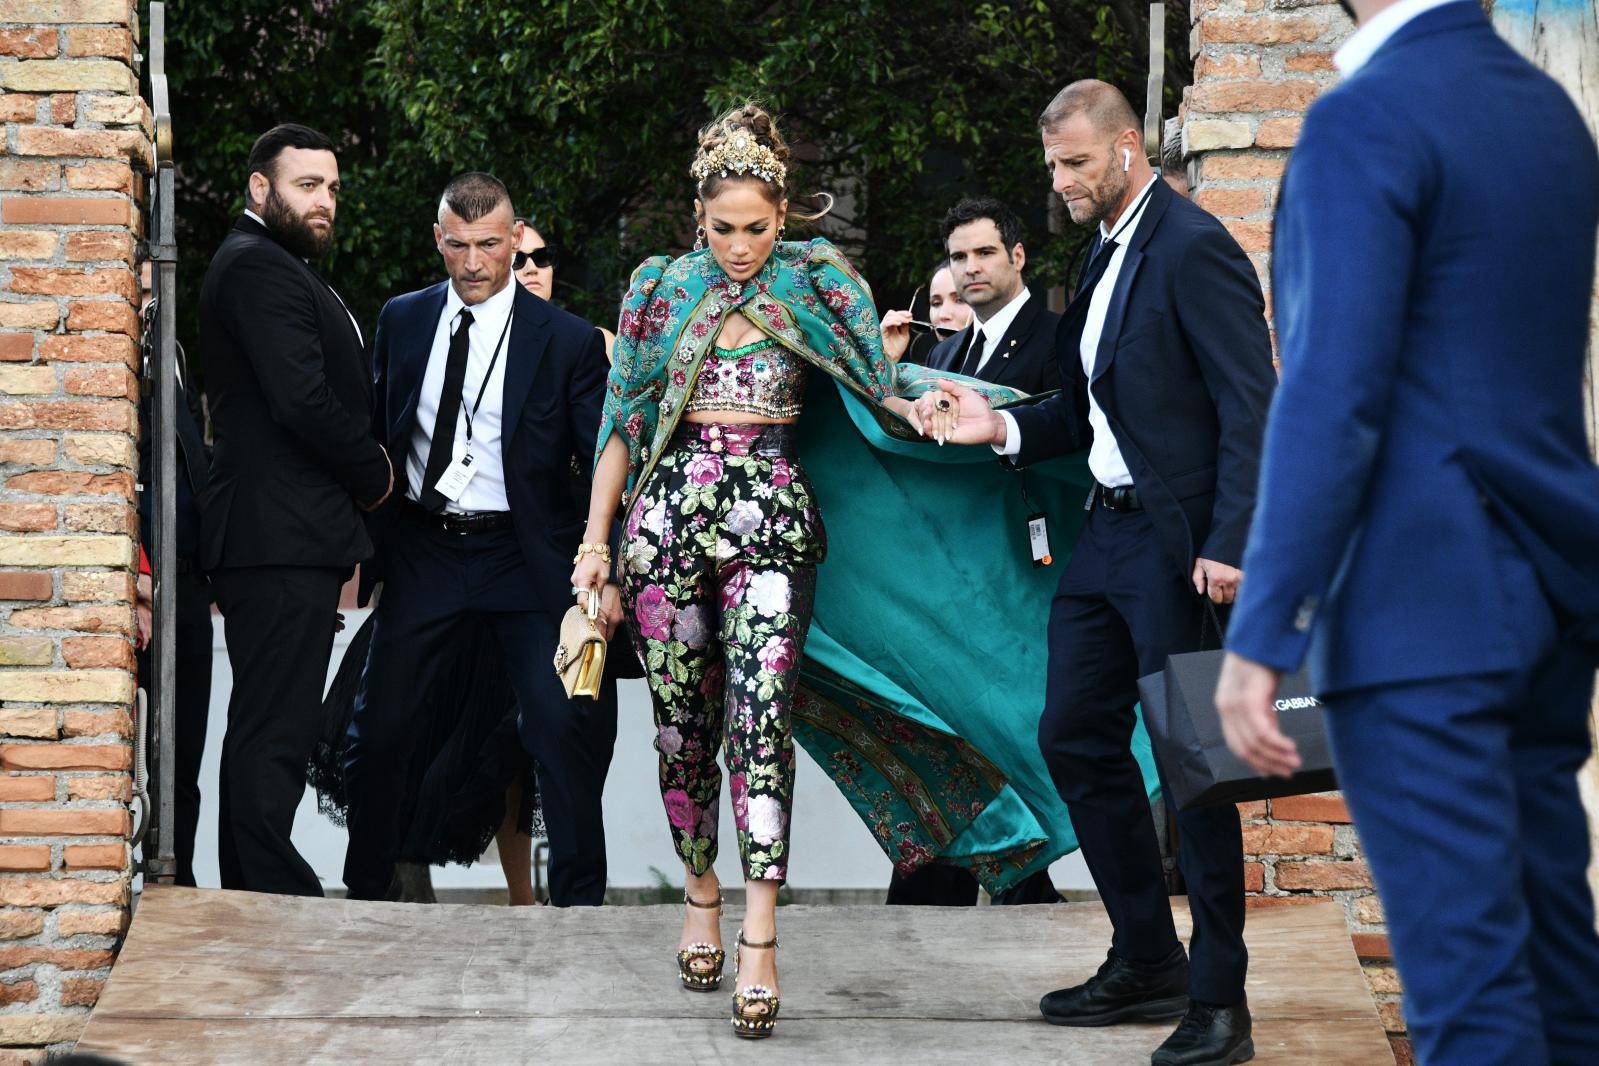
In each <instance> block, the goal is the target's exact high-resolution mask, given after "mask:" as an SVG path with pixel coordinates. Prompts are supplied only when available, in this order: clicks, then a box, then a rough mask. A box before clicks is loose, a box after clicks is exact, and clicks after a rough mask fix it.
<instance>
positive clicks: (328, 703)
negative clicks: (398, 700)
mask: <svg viewBox="0 0 1599 1066" xmlns="http://www.w3.org/2000/svg"><path fill="white" fill-rule="evenodd" d="M372 624H373V623H372V617H370V616H369V617H368V618H367V620H366V622H365V623H364V624H363V625H362V626H361V628H360V629H359V630H358V631H357V632H356V633H355V635H354V637H353V638H352V639H351V640H350V646H349V648H348V649H347V650H346V651H345V653H344V658H343V660H341V661H340V663H339V670H338V673H337V674H335V675H334V678H333V683H332V685H331V686H330V687H329V689H328V694H327V697H326V698H325V699H324V700H323V703H322V733H321V736H320V737H319V738H318V740H317V745H316V749H315V750H314V751H313V752H312V753H311V762H310V765H309V767H308V771H307V777H308V779H309V781H310V783H311V786H312V787H313V788H315V789H316V791H317V806H318V808H319V809H320V810H321V811H322V813H323V814H325V815H327V817H328V818H329V819H330V820H331V821H332V822H333V823H334V824H335V825H340V826H342V825H344V824H345V818H346V815H347V814H348V812H349V799H348V794H347V792H346V786H345V779H344V759H345V755H346V753H347V752H348V750H349V728H350V720H351V719H352V718H353V717H354V715H355V695H356V691H357V690H358V689H359V688H360V686H361V675H362V673H363V672H364V671H365V669H366V659H367V651H368V649H369V648H370V647H371V644H372ZM457 646H458V647H460V648H461V649H462V651H461V653H460V654H459V655H458V656H457V659H456V661H455V662H454V663H451V664H449V666H447V667H446V669H445V670H443V671H442V672H441V674H440V679H439V683H438V685H437V686H436V687H435V688H434V690H433V691H432V692H430V693H427V694H425V696H424V698H425V699H427V700H428V701H429V703H430V704H431V706H429V707H428V708H427V710H426V713H424V714H423V715H421V716H419V719H418V720H419V721H421V722H423V723H424V728H425V729H427V730H428V732H427V734H426V735H424V736H422V737H421V738H419V740H418V743H417V748H416V754H415V756H414V757H413V758H412V760H411V763H410V766H409V767H408V769H407V772H406V777H407V780H408V781H410V782H411V787H410V788H407V789H406V791H405V795H406V796H407V798H408V800H407V801H408V810H407V812H405V814H406V816H407V817H408V819H409V820H408V825H409V828H408V830H407V831H406V834H405V839H404V843H403V844H402V846H401V849H400V855H399V858H400V860H401V861H405V862H424V863H428V864H430V865H434V866H443V865H445V864H446V863H459V864H460V865H463V866H470V865H472V864H473V863H475V862H477V861H478V859H479V858H481V857H482V855H483V852H484V850H485V849H486V848H487V847H488V845H489V841H490V840H492V839H494V834H495V832H496V831H497V830H498V829H499V827H500V825H501V824H502V823H503V822H504V820H505V802H506V799H505V797H506V792H507V790H508V789H509V788H510V786H511V785H512V784H514V783H516V782H517V781H520V782H521V783H522V801H521V804H520V808H519V809H518V810H517V812H516V825H517V828H518V829H519V830H520V831H522V832H524V833H527V834H529V835H532V836H543V835H544V825H543V818H542V814H541V812H540V810H539V803H538V785H537V774H536V772H535V766H534V763H533V760H532V758H531V757H530V756H529V755H528V754H527V752H526V750H525V749H524V748H523V747H522V741H521V738H520V736H519V735H518V733H517V711H516V696H515V693H513V692H512V690H511V683H510V678H509V676H508V674H507V672H506V669H505V662H504V660H503V658H502V656H501V655H500V649H499V645H498V644H497V643H496V642H495V641H494V640H493V639H491V638H490V637H489V635H488V634H487V633H486V632H483V633H473V634H471V635H470V637H469V639H464V640H462V641H460V642H458V644H457Z"/></svg>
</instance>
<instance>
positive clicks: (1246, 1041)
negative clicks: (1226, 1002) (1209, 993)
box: [1149, 1000, 1255, 1066]
mask: <svg viewBox="0 0 1599 1066" xmlns="http://www.w3.org/2000/svg"><path fill="white" fill-rule="evenodd" d="M1252 1030H1253V1023H1252V1022H1251V1020H1250V1017H1249V1002H1248V1001H1247V1000H1239V1001H1238V1002H1237V1003H1235V1004H1233V1005H1232V1006H1230V1007H1215V1006H1212V1005H1211V1004H1209V1003H1192V1004H1189V1007H1188V1013H1187V1014H1185V1015H1183V1020H1182V1023H1181V1024H1179V1025H1178V1026H1177V1031H1176V1032H1174V1033H1172V1035H1171V1036H1168V1037H1167V1038H1166V1042H1165V1043H1164V1044H1162V1045H1160V1047H1159V1048H1157V1049H1156V1050H1155V1054H1154V1055H1153V1056H1151V1057H1150V1060H1149V1062H1150V1066H1233V1063H1236V1062H1248V1061H1249V1060H1250V1059H1252V1058H1254V1057H1255V1041H1254V1040H1253V1039H1252V1038H1251V1036H1250V1033H1251V1031H1252Z"/></svg>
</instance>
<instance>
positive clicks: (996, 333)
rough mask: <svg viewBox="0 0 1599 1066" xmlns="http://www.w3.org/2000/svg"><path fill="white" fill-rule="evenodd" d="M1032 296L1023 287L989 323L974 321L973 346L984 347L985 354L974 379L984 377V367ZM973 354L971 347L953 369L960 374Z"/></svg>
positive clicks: (991, 316) (989, 318) (974, 371)
mask: <svg viewBox="0 0 1599 1066" xmlns="http://www.w3.org/2000/svg"><path fill="white" fill-rule="evenodd" d="M1031 295H1032V294H1031V293H1030V292H1028V291H1027V286H1026V285H1023V286H1022V291H1021V292H1019V293H1017V294H1016V295H1015V296H1012V297H1011V299H1010V303H1008V304H1006V305H1005V306H1004V307H1001V308H1000V309H999V310H998V311H995V312H994V313H993V314H992V315H990V316H989V317H988V321H987V322H979V321H977V319H976V318H975V317H974V318H973V319H972V344H973V345H978V344H981V345H983V346H984V347H983V354H982V356H981V358H979V359H978V360H977V367H976V368H975V369H974V370H973V371H972V377H974V378H975V377H979V376H981V375H982V372H983V367H985V366H987V365H988V361H989V359H991V358H993V356H994V352H995V351H997V350H998V348H999V342H1000V341H1002V340H1004V339H1005V331H1006V330H1008V329H1010V324H1011V323H1012V322H1014V321H1016V316H1017V315H1018V314H1020V313H1021V310H1022V305H1023V304H1025V303H1026V302H1027V299H1028V297H1029V296H1031ZM971 353H972V349H971V348H970V347H968V348H967V349H966V351H964V352H962V353H961V361H960V362H959V363H957V364H955V366H954V367H953V369H954V370H955V372H956V373H960V369H961V367H963V366H965V365H966V357H967V356H968V355H971Z"/></svg>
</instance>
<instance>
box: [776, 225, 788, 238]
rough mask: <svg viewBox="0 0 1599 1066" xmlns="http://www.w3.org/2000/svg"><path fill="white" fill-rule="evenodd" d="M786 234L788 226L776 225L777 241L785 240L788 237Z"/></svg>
mask: <svg viewBox="0 0 1599 1066" xmlns="http://www.w3.org/2000/svg"><path fill="white" fill-rule="evenodd" d="M787 234H788V227H787V226H779V227H777V239H778V240H779V241H785V240H787V239H788V236H787Z"/></svg>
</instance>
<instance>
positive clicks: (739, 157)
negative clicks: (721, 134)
mask: <svg viewBox="0 0 1599 1066" xmlns="http://www.w3.org/2000/svg"><path fill="white" fill-rule="evenodd" d="M689 173H690V174H691V175H693V177H694V180H695V181H697V182H701V181H704V180H705V179H706V178H708V177H710V176H711V175H712V174H717V175H719V176H721V177H724V178H744V177H756V178H760V179H761V180H762V181H769V182H771V183H772V184H773V185H776V186H779V187H781V186H782V184H783V179H784V178H785V177H787V175H788V170H787V168H785V167H784V166H783V164H782V163H781V162H780V161H779V160H778V158H777V156H776V155H774V154H773V153H772V150H771V149H770V148H768V147H766V145H764V144H761V143H760V142H759V141H757V140H756V139H755V138H754V137H751V136H750V135H749V134H748V133H746V132H744V131H743V130H740V131H739V132H737V133H735V134H733V135H732V136H731V137H729V138H728V139H727V140H725V141H723V142H722V143H721V144H719V145H717V146H716V147H715V148H712V149H711V150H710V151H709V152H707V153H705V154H704V155H703V156H701V157H700V158H698V159H696V160H694V165H693V166H691V167H689Z"/></svg>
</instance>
